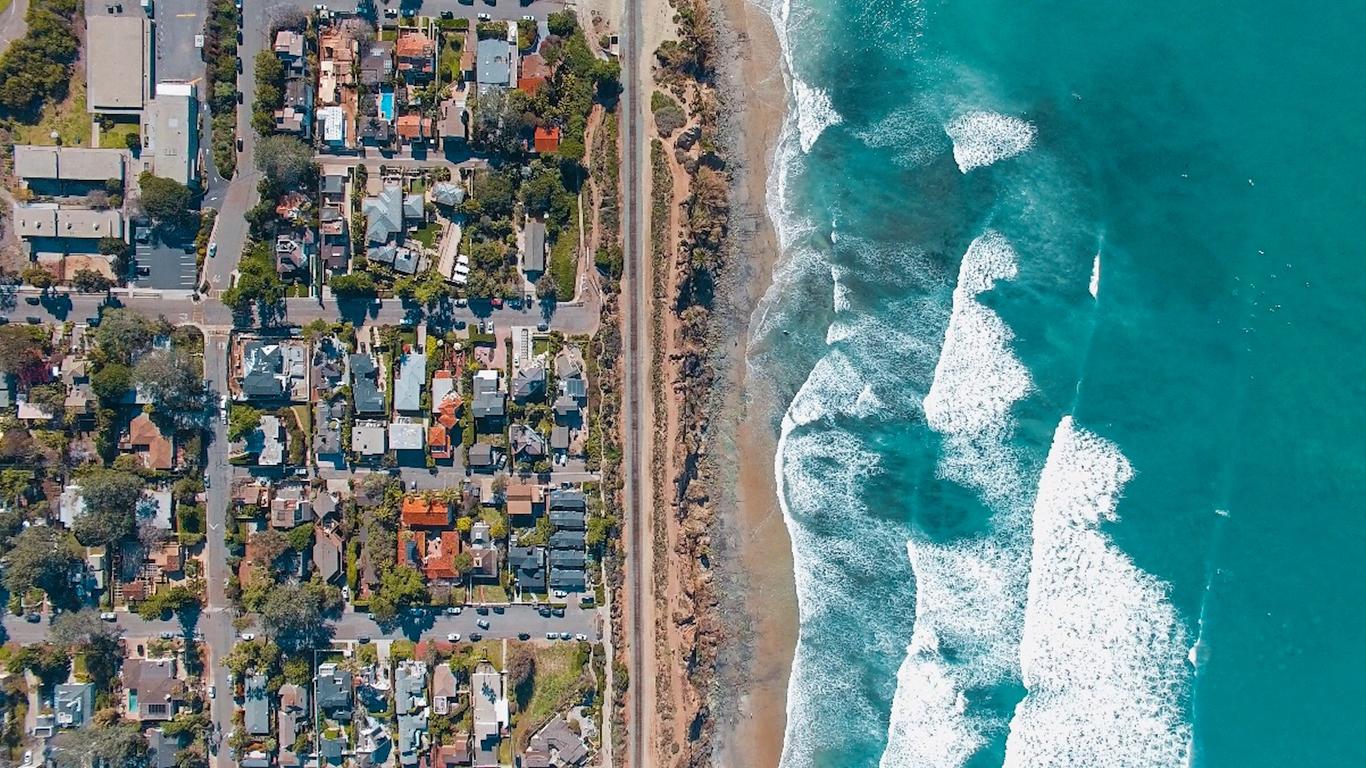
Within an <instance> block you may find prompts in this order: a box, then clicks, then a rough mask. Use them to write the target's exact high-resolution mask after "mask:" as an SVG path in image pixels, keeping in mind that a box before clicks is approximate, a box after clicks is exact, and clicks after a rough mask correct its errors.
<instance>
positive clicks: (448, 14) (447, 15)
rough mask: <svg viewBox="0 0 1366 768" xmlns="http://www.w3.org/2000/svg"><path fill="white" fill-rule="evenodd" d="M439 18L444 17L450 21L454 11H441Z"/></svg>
mask: <svg viewBox="0 0 1366 768" xmlns="http://www.w3.org/2000/svg"><path fill="white" fill-rule="evenodd" d="M441 18H443V19H445V20H446V21H450V20H451V19H453V18H455V13H454V12H452V11H442V12H441Z"/></svg>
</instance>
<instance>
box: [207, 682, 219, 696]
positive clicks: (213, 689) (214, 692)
mask: <svg viewBox="0 0 1366 768" xmlns="http://www.w3.org/2000/svg"><path fill="white" fill-rule="evenodd" d="M209 698H211V699H216V698H218V686H216V685H211V686H209Z"/></svg>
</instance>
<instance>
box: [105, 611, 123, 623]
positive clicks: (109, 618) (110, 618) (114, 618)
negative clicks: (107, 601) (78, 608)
mask: <svg viewBox="0 0 1366 768" xmlns="http://www.w3.org/2000/svg"><path fill="white" fill-rule="evenodd" d="M118 618H119V617H118V616H116V615H114V612H113V611H105V612H104V613H101V614H100V621H118Z"/></svg>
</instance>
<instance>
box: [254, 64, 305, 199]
mask: <svg viewBox="0 0 1366 768" xmlns="http://www.w3.org/2000/svg"><path fill="white" fill-rule="evenodd" d="M263 53H266V54H269V55H270V57H271V58H272V59H274V58H275V56H274V54H271V53H270V52H269V51H263ZM255 152H256V168H257V170H259V171H261V173H263V174H265V176H266V178H268V179H270V180H271V182H272V183H273V184H275V185H277V186H278V187H279V188H282V189H294V188H296V187H298V186H300V185H301V184H303V182H305V181H306V180H308V179H309V178H310V177H312V176H314V175H316V173H317V167H316V166H315V165H314V163H313V149H312V148H311V147H309V146H308V145H307V144H305V143H303V142H302V141H299V140H298V139H296V138H294V137H293V136H286V135H283V134H282V135H279V136H267V137H266V138H264V139H261V140H260V141H258V142H256V150H255Z"/></svg>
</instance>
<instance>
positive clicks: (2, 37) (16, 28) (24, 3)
mask: <svg viewBox="0 0 1366 768" xmlns="http://www.w3.org/2000/svg"><path fill="white" fill-rule="evenodd" d="M27 13H28V0H14V2H13V3H10V7H9V10H7V11H5V12H4V14H0V51H6V50H8V49H9V44H10V43H12V42H14V41H15V40H18V39H19V38H20V37H22V36H23V34H24V32H25V31H27V30H28V22H26V21H25V20H24V16H25V15H26V14H27Z"/></svg>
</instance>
